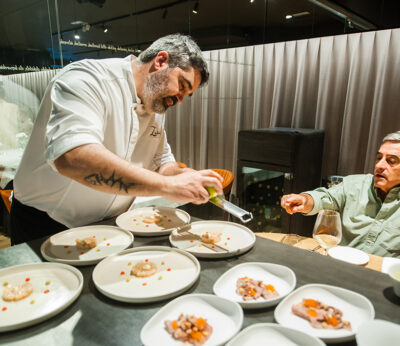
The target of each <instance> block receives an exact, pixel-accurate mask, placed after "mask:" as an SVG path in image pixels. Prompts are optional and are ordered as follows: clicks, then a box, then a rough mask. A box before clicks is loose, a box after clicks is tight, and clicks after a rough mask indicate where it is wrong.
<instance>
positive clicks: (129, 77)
mask: <svg viewBox="0 0 400 346" xmlns="http://www.w3.org/2000/svg"><path fill="white" fill-rule="evenodd" d="M131 58H132V59H134V57H131V56H128V57H126V58H125V59H104V60H89V59H87V60H81V61H79V62H75V63H72V64H70V65H68V66H67V67H65V68H64V69H63V70H62V71H61V72H60V73H59V74H58V75H56V76H55V77H54V78H53V80H52V81H51V82H50V84H49V86H48V87H47V90H46V93H45V96H44V98H43V100H42V103H41V105H40V109H39V114H38V117H37V119H36V122H35V125H34V128H33V132H32V135H31V137H30V140H29V143H28V145H27V148H26V150H25V153H24V156H23V158H22V161H21V164H20V167H19V169H18V171H17V174H16V176H15V179H14V196H15V198H16V199H17V200H18V201H20V202H21V203H23V204H25V205H28V206H31V207H34V208H36V209H39V210H42V211H45V212H47V214H48V215H49V216H50V217H51V218H53V219H54V220H56V221H58V222H60V223H62V224H64V225H66V226H67V227H76V226H81V225H86V224H89V223H92V222H95V221H99V220H101V219H103V218H106V217H111V216H114V215H117V214H120V213H121V212H123V211H125V210H126V209H127V208H128V207H129V205H130V204H131V203H132V201H133V197H130V196H121V195H113V194H108V193H105V192H100V191H96V190H94V189H92V188H90V187H87V186H84V185H82V184H80V183H78V182H76V181H74V180H72V179H70V178H67V177H65V176H63V175H61V174H59V173H58V172H57V169H56V168H55V166H54V160H55V159H57V158H58V157H60V156H61V155H63V154H64V153H66V152H67V151H69V150H71V149H73V148H75V147H78V146H80V145H84V144H89V143H97V144H102V145H104V146H105V147H106V148H107V149H109V150H110V151H111V152H113V153H114V154H116V155H118V156H119V157H121V158H123V159H125V160H128V161H131V162H132V163H133V164H134V165H135V166H138V167H143V168H146V169H149V170H153V171H154V170H156V169H158V168H159V167H160V166H161V165H163V164H165V163H167V162H170V161H175V158H174V156H173V155H172V153H171V148H170V146H169V144H168V142H167V138H166V134H165V130H164V123H165V118H164V117H165V114H143V112H139V111H138V112H137V111H136V110H135V109H140V108H141V107H139V108H138V107H137V104H139V103H140V102H141V101H140V99H139V98H138V96H137V94H136V89H135V83H134V79H133V72H132V67H131Z"/></svg>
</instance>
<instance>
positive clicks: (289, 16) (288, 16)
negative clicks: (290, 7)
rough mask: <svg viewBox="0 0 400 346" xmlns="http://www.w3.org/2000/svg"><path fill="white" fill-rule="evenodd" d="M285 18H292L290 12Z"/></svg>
mask: <svg viewBox="0 0 400 346" xmlns="http://www.w3.org/2000/svg"><path fill="white" fill-rule="evenodd" d="M285 18H286V19H291V18H293V16H292V15H291V14H288V15H287V16H286V17H285Z"/></svg>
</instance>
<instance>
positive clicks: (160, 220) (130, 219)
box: [115, 207, 190, 237]
mask: <svg viewBox="0 0 400 346" xmlns="http://www.w3.org/2000/svg"><path fill="white" fill-rule="evenodd" d="M189 222H190V215H189V214H188V213H186V212H185V211H183V210H181V209H177V208H168V207H144V208H137V209H132V210H129V211H127V212H125V213H123V214H121V215H119V216H118V217H117V219H116V220H115V223H116V224H117V225H118V226H119V227H121V228H122V229H125V230H127V231H130V232H132V233H133V234H134V235H139V236H142V237H152V236H159V235H168V234H170V233H171V231H172V230H173V229H175V228H177V227H181V226H183V225H186V224H188V223H189Z"/></svg>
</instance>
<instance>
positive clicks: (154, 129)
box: [150, 126, 161, 137]
mask: <svg viewBox="0 0 400 346" xmlns="http://www.w3.org/2000/svg"><path fill="white" fill-rule="evenodd" d="M150 128H151V129H152V130H151V132H150V136H153V137H158V136H161V130H159V129H157V127H155V126H150Z"/></svg>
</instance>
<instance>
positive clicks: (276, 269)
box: [213, 262, 296, 309]
mask: <svg viewBox="0 0 400 346" xmlns="http://www.w3.org/2000/svg"><path fill="white" fill-rule="evenodd" d="M244 276H247V277H249V278H251V279H254V280H262V281H263V282H264V284H265V285H268V284H270V285H273V286H274V287H275V290H276V291H277V292H278V293H279V297H276V298H272V299H267V300H266V299H263V298H258V299H257V300H252V301H246V302H245V301H243V299H242V297H241V296H240V295H238V294H237V293H236V282H237V279H239V278H241V277H244ZM295 287H296V275H295V274H294V272H293V270H291V269H289V268H288V267H285V266H282V265H279V264H273V263H262V262H258V263H257V262H249V263H242V264H239V265H237V266H235V267H233V268H231V269H229V270H228V271H226V272H225V273H224V274H222V275H221V276H220V277H219V279H218V280H217V281H216V282H215V284H214V287H213V290H214V293H215V294H216V295H217V296H219V297H223V298H226V299H229V300H233V301H234V302H237V303H239V304H240V305H241V306H242V308H244V309H245V308H249V309H260V308H265V307H267V306H273V305H276V304H278V303H279V302H280V301H281V300H282V299H283V298H284V297H285V296H287V295H288V294H289V293H290V292H292V291H293V290H294V288H295Z"/></svg>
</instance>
